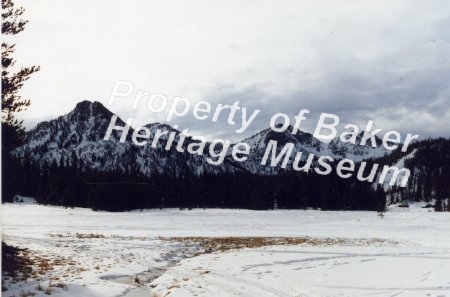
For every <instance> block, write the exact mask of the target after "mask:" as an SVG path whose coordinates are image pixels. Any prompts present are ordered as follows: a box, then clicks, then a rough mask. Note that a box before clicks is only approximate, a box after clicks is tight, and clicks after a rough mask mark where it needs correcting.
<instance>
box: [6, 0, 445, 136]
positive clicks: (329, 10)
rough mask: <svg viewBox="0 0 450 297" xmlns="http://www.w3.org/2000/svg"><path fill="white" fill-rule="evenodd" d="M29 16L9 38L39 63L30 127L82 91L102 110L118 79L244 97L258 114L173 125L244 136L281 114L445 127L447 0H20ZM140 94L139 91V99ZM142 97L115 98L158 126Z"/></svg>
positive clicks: (206, 95)
mask: <svg viewBox="0 0 450 297" xmlns="http://www.w3.org/2000/svg"><path fill="white" fill-rule="evenodd" d="M16 2H17V4H19V5H22V6H23V7H24V8H25V9H26V13H25V18H27V19H29V20H30V22H29V24H28V25H27V28H26V30H25V31H24V32H22V33H21V34H19V35H17V36H14V37H13V40H14V41H15V42H16V43H17V46H16V47H17V51H16V54H15V56H16V57H17V59H18V65H20V66H29V65H40V66H41V71H40V72H39V73H37V74H34V75H33V76H32V77H31V78H30V80H29V81H27V82H26V84H25V86H24V87H23V89H22V90H21V93H22V95H24V96H26V97H28V98H30V99H31V101H32V105H31V107H30V108H29V110H28V111H26V112H23V113H22V114H21V116H20V117H21V118H23V119H24V123H25V125H26V126H27V128H32V127H33V126H34V125H35V124H36V123H37V122H39V121H42V120H49V119H53V118H55V117H57V116H59V115H62V114H65V113H67V112H69V111H70V110H71V109H73V108H74V106H75V104H76V103H77V102H79V101H81V100H85V99H88V100H97V101H100V102H102V103H103V104H105V105H106V103H107V100H108V98H109V95H110V92H111V90H112V87H113V85H114V82H115V81H116V80H127V81H130V82H132V83H133V84H134V85H135V88H136V89H137V90H144V91H148V92H150V93H162V94H164V95H166V96H167V97H168V98H173V97H174V96H182V97H187V98H189V99H190V100H191V101H192V103H195V102H196V101H199V100H207V101H209V102H210V103H211V105H213V107H214V106H215V105H216V104H218V103H223V104H226V103H233V102H234V101H240V105H241V106H244V107H246V108H247V110H249V112H252V111H253V110H254V109H260V110H261V113H260V114H259V115H258V117H257V119H256V120H255V122H254V123H253V124H252V125H251V127H250V128H249V129H248V131H246V133H244V134H243V135H236V134H235V133H234V130H235V129H236V127H232V126H230V125H228V124H227V123H226V117H225V116H224V117H221V118H219V121H218V122H217V123H212V122H211V121H209V120H205V121H198V120H196V119H194V118H193V117H192V116H185V117H183V118H179V119H176V120H173V121H172V122H171V124H178V125H179V128H180V129H184V128H189V129H190V131H191V133H192V134H195V135H203V136H208V137H209V138H211V137H214V138H216V137H222V138H226V139H230V140H235V139H242V138H244V137H246V136H249V135H250V134H252V133H253V132H256V131H258V130H261V129H264V128H267V127H268V126H269V120H270V117H271V116H272V115H273V114H275V113H278V112H283V113H287V114H288V115H289V116H291V117H292V116H294V115H295V114H296V113H297V112H298V111H299V110H301V109H309V110H310V111H311V113H310V114H309V115H308V119H307V120H306V121H305V123H304V125H305V126H304V129H305V130H307V131H311V130H312V129H313V128H314V127H315V124H316V123H317V120H318V118H319V115H320V113H322V112H327V113H333V114H336V115H338V116H339V117H340V119H341V121H342V122H343V123H345V124H347V123H354V124H358V125H361V126H365V124H366V123H367V121H368V120H373V121H374V122H375V124H376V126H377V127H378V128H382V129H383V130H384V131H386V130H396V131H399V132H401V133H402V134H406V133H413V134H420V138H421V139H423V138H425V137H428V136H432V137H433V136H445V137H448V136H450V9H448V1H447V0H442V1H432V0H430V1H422V0H417V1H411V0H409V1H403V0H395V1H392V0H386V1H373V0H370V1H351V0H348V1H325V0H323V1H319V0H314V1H306V0H304V1H275V0H274V1H261V0H255V1H252V0H243V1H211V0H205V1H171V0H170V1H168V0H164V1H162V0H161V1H144V0H141V1H139V0H132V1H111V0H101V1H100V0H96V1H80V0H73V1H72V0H71V1H67V0H66V1H61V0H20V1H19V0H16ZM133 95H134V94H133ZM133 95H132V96H130V97H129V98H120V99H116V101H115V103H114V105H113V106H109V107H108V108H110V109H111V110H112V111H113V112H114V113H117V114H118V115H119V116H120V117H122V118H123V119H126V118H127V117H135V118H136V120H135V126H138V125H141V124H145V123H151V122H157V121H159V122H163V121H164V118H165V115H164V114H153V113H151V112H150V111H149V110H148V109H147V107H146V104H145V102H144V101H143V103H142V104H141V105H140V106H139V108H138V109H137V111H133V110H132V109H131V104H132V101H133V98H134V97H133Z"/></svg>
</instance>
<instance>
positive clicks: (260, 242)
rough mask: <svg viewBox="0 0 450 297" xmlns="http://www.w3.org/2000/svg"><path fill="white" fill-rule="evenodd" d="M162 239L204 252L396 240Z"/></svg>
mask: <svg viewBox="0 0 450 297" xmlns="http://www.w3.org/2000/svg"><path fill="white" fill-rule="evenodd" d="M160 239H162V240H171V241H178V242H182V243H183V244H186V245H193V244H198V245H200V246H201V247H202V248H203V250H204V252H200V253H198V254H202V253H211V252H217V251H218V252H224V251H228V250H234V249H243V248H259V247H264V246H271V245H310V246H311V245H312V246H318V245H322V246H331V245H349V244H351V245H352V246H367V245H371V246H373V245H377V246H380V245H393V244H397V242H394V241H390V240H385V239H377V238H375V239H373V238H372V239H347V238H323V239H322V238H310V237H161V238H160ZM198 254H197V255H198Z"/></svg>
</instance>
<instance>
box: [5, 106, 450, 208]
mask: <svg viewBox="0 0 450 297" xmlns="http://www.w3.org/2000/svg"><path fill="white" fill-rule="evenodd" d="M113 115H114V114H113V113H112V112H111V111H109V110H108V109H107V108H106V107H105V106H103V105H102V104H101V103H99V102H90V101H82V102H80V103H78V104H77V105H76V107H75V108H74V109H73V110H72V111H71V112H69V113H68V114H66V115H63V116H60V117H58V118H57V119H54V120H51V121H45V122H41V123H39V124H38V125H37V126H36V127H35V128H34V129H32V130H30V131H28V132H27V134H26V141H25V143H24V144H23V145H22V146H20V147H18V148H16V149H15V150H14V151H13V152H12V154H13V156H14V157H16V159H18V160H27V161H26V162H25V163H27V164H28V163H29V164H32V166H37V168H41V169H38V170H44V169H43V168H44V167H45V168H53V169H52V170H51V171H52V172H53V173H52V174H54V173H55V172H56V169H55V168H70V167H74V166H75V164H76V167H77V168H78V169H72V170H73V171H74V172H75V171H76V172H83V171H86V170H89V171H90V172H92V171H94V172H100V173H101V172H106V173H107V172H114V176H116V177H115V179H114V180H118V179H117V175H118V174H119V175H120V174H121V173H122V174H124V175H126V176H128V177H130V176H139V179H140V181H145V178H147V179H149V178H150V179H151V178H152V177H154V176H165V177H166V178H174V179H178V180H180V179H181V180H182V181H183V183H184V182H185V181H186V180H189V181H191V182H192V183H191V185H190V186H189V185H188V186H186V187H192V186H193V185H194V184H195V182H194V181H195V178H196V177H200V176H221V177H222V180H224V177H227V176H228V177H229V178H232V176H236V175H241V176H242V174H243V175H245V176H249V175H250V176H260V177H264V178H262V179H263V180H265V182H267V180H266V179H265V177H270V176H273V177H276V176H279V175H280V174H284V175H286V173H288V172H290V171H291V168H290V164H291V163H289V164H288V166H287V168H286V169H282V168H280V166H277V167H272V166H269V165H268V164H267V165H261V160H262V158H263V155H264V153H265V151H266V148H267V145H268V143H269V141H270V140H276V141H277V144H278V146H277V150H278V152H280V151H281V150H282V149H283V147H284V146H285V145H286V144H288V143H292V144H294V145H295V146H294V152H293V155H294V154H295V153H296V152H303V154H302V160H303V161H305V160H306V158H307V156H308V155H309V154H314V155H315V156H316V157H320V156H330V157H332V158H333V159H334V160H341V159H344V158H346V159H350V160H353V161H354V162H361V161H364V162H366V163H368V164H374V163H377V164H380V165H389V166H391V165H395V166H397V167H399V168H403V167H406V168H408V169H410V171H411V176H410V179H409V183H408V186H407V187H406V188H399V187H397V186H394V187H390V186H388V185H387V184H384V185H383V188H384V190H385V191H386V192H387V198H388V203H389V202H396V201H399V200H405V199H409V200H431V199H439V200H443V199H446V198H449V197H450V139H445V138H437V139H426V140H421V141H416V142H414V143H412V144H411V145H410V146H409V147H408V151H407V152H401V146H400V147H399V148H398V149H396V150H394V151H389V150H386V149H385V148H384V147H383V146H382V144H381V140H380V139H376V140H377V143H378V146H377V147H375V148H374V147H372V146H370V145H367V144H366V145H360V141H361V136H362V134H360V135H359V136H358V137H357V141H356V144H351V143H348V142H346V143H343V142H342V141H341V140H340V139H339V138H335V139H334V140H332V141H331V142H329V143H324V142H321V141H319V140H317V139H316V138H314V137H313V136H312V135H311V134H309V133H306V132H302V131H299V132H298V133H296V134H292V133H291V132H292V127H289V128H288V129H287V130H286V131H284V132H274V131H273V130H272V129H270V128H268V129H265V130H262V131H260V132H258V133H256V134H255V135H253V136H251V137H249V138H247V139H245V140H243V141H242V142H245V143H247V144H248V145H249V146H250V154H249V155H248V159H247V160H246V161H243V162H238V161H236V160H234V159H233V158H232V156H231V153H228V154H227V155H226V157H225V159H224V161H223V163H222V164H220V165H211V164H209V163H208V162H206V159H207V158H211V155H210V154H209V152H208V151H209V146H210V143H207V144H206V148H205V150H204V153H203V155H193V154H190V153H188V152H187V151H184V152H178V151H177V150H176V149H175V148H176V146H177V144H178V141H179V139H180V138H179V136H180V134H181V132H180V131H178V130H176V129H174V128H172V127H171V126H169V125H166V124H161V123H153V124H148V125H146V126H145V127H146V128H148V129H149V131H150V137H149V142H148V143H147V144H146V145H144V146H137V145H135V144H134V143H133V142H132V140H131V135H132V132H133V128H130V131H129V132H128V135H127V138H126V140H125V142H124V143H121V142H120V141H119V139H120V137H121V133H122V132H120V131H113V132H112V134H111V137H110V139H109V140H104V137H105V133H106V131H107V129H108V125H109V123H110V121H111V117H112V116H113ZM117 124H118V125H122V126H125V123H124V122H123V121H122V120H121V119H118V120H117ZM157 129H160V130H166V131H169V132H174V133H175V135H176V137H175V140H174V141H173V143H172V146H171V149H169V150H166V149H165V146H166V141H167V139H168V135H164V136H162V137H161V139H160V141H158V143H157V145H156V147H154V148H153V147H151V145H150V144H151V142H152V140H153V138H154V136H155V133H156V130H157ZM195 142H196V140H194V139H192V138H191V137H188V138H186V140H185V141H184V144H185V146H187V145H188V144H191V143H195ZM219 149H220V148H219ZM229 151H231V150H229ZM22 163H23V162H22ZM27 166H28V165H27ZM28 167H29V166H28ZM44 173H45V172H44ZM44 173H43V174H44ZM77 174H79V173H77ZM130 174H131V175H130ZM41 175H42V174H41ZM44 175H45V174H44ZM314 176H317V178H314ZM42 178H44V177H42V176H41V177H40V180H39V181H38V182H36V183H38V184H39V183H42ZM33 179H36V178H35V177H33ZM103 179H108V178H106V177H103ZM225 179H226V178H225ZM45 180H46V178H44V182H45ZM260 180H261V179H260ZM260 180H256V182H257V183H258V182H260ZM307 180H309V181H307ZM234 182H236V181H234ZM292 182H295V179H294V178H293V179H292ZM311 182H312V183H315V184H316V187H321V183H323V182H326V183H329V182H330V181H323V180H322V178H321V177H319V176H318V175H316V174H314V173H311V174H309V173H308V178H307V179H306V178H303V179H302V183H303V187H304V186H306V185H307V184H308V183H311ZM345 182H346V185H345V186H344V185H340V186H339V187H341V188H342V187H343V188H342V189H344V188H345V191H349V192H351V191H353V190H352V188H354V187H355V186H354V185H356V184H357V183H360V182H359V181H357V180H356V179H355V180H351V181H345ZM54 183H55V184H56V185H58V182H54ZM69 183H70V181H69ZM216 183H218V182H217V181H216ZM269 183H275V184H274V185H273V187H272V188H276V187H279V186H277V183H278V184H280V182H279V181H275V180H273V181H270V182H269ZM332 183H335V181H334V180H332ZM336 183H340V181H339V180H337V181H336ZM241 186H242V185H241ZM243 187H247V186H245V185H244V186H243ZM292 187H293V188H292V189H290V190H289V191H290V192H289V193H291V194H290V195H296V194H295V193H297V192H299V191H300V192H301V191H304V190H305V189H299V190H296V188H295V186H294V185H292ZM376 187H377V186H376V184H375V183H374V184H373V191H375V189H376ZM37 188H39V187H38V186H34V189H37ZM272 188H271V189H272ZM61 189H62V186H58V187H56V188H55V191H61ZM184 189H185V186H182V191H184ZM178 190H179V189H178V188H177V191H178ZM196 190H197V189H196ZM35 191H37V190H32V191H31V193H34V192H35ZM237 191H240V190H239V189H237ZM270 191H272V192H271V193H275V192H277V191H278V190H270ZM339 191H343V190H339V188H334V189H327V190H326V192H324V193H325V194H323V195H336V193H338V192H339ZM355 191H356V190H355ZM88 192H89V191H88V190H86V193H88ZM356 192H357V191H356ZM356 192H355V193H356ZM245 193H256V192H255V190H251V189H246V190H245ZM177 195H178V194H177ZM183 195H184V194H183ZM205 195H206V194H205ZM255 195H256V194H255ZM308 195H309V196H311V197H313V198H311V199H316V200H317V199H319V198H317V197H316V198H314V197H315V196H314V194H313V193H309V194H308ZM275 196H277V195H275ZM271 199H272V198H271ZM296 199H297V198H296ZM320 199H322V198H320ZM340 199H343V201H345V199H347V198H345V197H343V196H342V197H341V198H340ZM352 199H353V198H352ZM267 203H269V202H267ZM292 203H294V202H292ZM295 203H297V202H295ZM302 203H303V202H302ZM305 203H306V202H305ZM75 205H77V203H75ZM295 205H297V204H295ZM304 205H305V206H307V205H308V204H307V203H306V204H304ZM373 205H374V204H372V206H371V207H370V208H373V207H374V206H373ZM224 206H227V205H224ZM266 206H267V204H266ZM342 207H343V206H336V207H335V208H336V209H337V208H342Z"/></svg>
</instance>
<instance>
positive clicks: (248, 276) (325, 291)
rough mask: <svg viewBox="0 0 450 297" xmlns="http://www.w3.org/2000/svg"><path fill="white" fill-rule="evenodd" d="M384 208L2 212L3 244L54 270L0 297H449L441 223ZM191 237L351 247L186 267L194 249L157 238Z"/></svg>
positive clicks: (447, 247)
mask: <svg viewBox="0 0 450 297" xmlns="http://www.w3.org/2000/svg"><path fill="white" fill-rule="evenodd" d="M393 210H394V208H391V211H390V212H388V213H386V215H385V217H384V218H380V217H378V216H377V214H376V213H374V212H359V211H358V212H344V211H340V212H321V211H312V210H308V211H302V210H295V211H288V210H279V211H249V210H218V209H209V210H192V211H187V210H186V211H180V210H173V209H172V210H145V211H142V212H141V211H133V212H121V213H108V212H94V211H92V210H88V209H79V208H75V209H70V208H69V209H65V208H62V207H51V206H41V205H36V204H28V203H18V204H3V205H2V211H1V218H2V233H3V237H4V239H5V241H6V242H7V243H9V244H13V245H17V246H19V247H21V248H29V249H30V251H32V252H33V253H34V254H35V255H39V256H41V257H45V258H46V259H48V261H49V262H50V263H53V264H55V265H52V269H51V270H50V271H49V272H48V273H47V274H45V275H43V276H39V275H38V277H41V278H42V279H41V280H40V281H38V280H37V277H36V278H35V279H34V280H28V281H27V282H26V283H25V282H19V283H16V284H12V283H11V282H9V281H8V280H7V282H6V284H7V285H8V287H9V290H8V291H7V292H4V293H3V294H2V296H12V295H13V294H15V296H19V295H20V291H23V292H27V291H30V292H36V293H37V296H46V295H44V292H43V291H39V290H37V288H38V287H39V286H40V287H42V288H46V287H48V286H49V285H50V286H51V290H52V295H53V296H128V297H133V296H134V297H139V296H152V294H153V296H167V295H168V296H434V297H437V296H450V214H449V213H434V212H428V211H423V209H420V210H421V211H420V212H418V211H416V208H413V207H412V208H411V209H410V211H408V210H405V209H402V211H399V212H395V211H393ZM188 236H206V237H224V236H238V237H244V236H251V237H254V236H267V237H305V236H308V237H313V238H347V239H349V240H348V241H344V242H342V241H340V242H339V243H337V244H311V243H306V244H303V245H298V246H267V247H261V248H252V249H241V250H230V251H227V252H213V253H208V254H203V255H200V256H196V257H192V256H193V255H194V254H196V253H198V252H199V251H201V250H202V248H201V247H200V246H199V245H196V244H187V243H185V242H177V241H169V240H166V239H164V238H162V237H188ZM375 238H376V239H386V241H380V240H374V241H373V242H372V241H371V240H370V239H375ZM359 239H364V241H360V240H359ZM367 239H369V240H367ZM361 242H364V244H361ZM147 282H149V284H147ZM60 283H62V284H64V285H65V286H67V287H63V288H58V287H57V284H60ZM139 283H140V284H142V285H139ZM52 284H53V286H52Z"/></svg>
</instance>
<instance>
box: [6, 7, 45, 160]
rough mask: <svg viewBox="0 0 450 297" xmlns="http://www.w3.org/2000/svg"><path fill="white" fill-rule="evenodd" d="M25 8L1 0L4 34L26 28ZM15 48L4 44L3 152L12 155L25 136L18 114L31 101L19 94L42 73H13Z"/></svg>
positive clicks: (28, 69) (29, 69) (32, 69)
mask: <svg viewBox="0 0 450 297" xmlns="http://www.w3.org/2000/svg"><path fill="white" fill-rule="evenodd" d="M24 11H25V10H24V9H23V8H22V7H20V8H14V3H13V1H12V0H2V34H3V35H15V34H18V33H20V32H22V31H23V30H24V29H25V25H26V24H27V23H28V21H26V20H22V19H21V16H22V14H23V13H24ZM14 50H15V45H14V44H9V43H7V42H2V151H3V152H4V153H7V152H9V151H10V150H11V149H12V148H14V147H15V146H17V145H19V144H20V142H21V141H22V140H23V137H24V135H25V130H24V128H23V126H22V121H19V120H18V119H17V118H16V117H15V114H16V113H18V112H21V111H23V110H25V109H26V108H27V107H28V106H29V105H30V100H28V99H24V98H22V97H21V96H20V95H19V94H18V91H19V90H20V88H21V87H22V86H23V83H24V82H25V81H26V80H28V79H29V77H30V75H31V74H33V73H34V72H36V71H39V66H32V67H24V68H21V69H20V70H19V71H17V72H13V69H12V68H13V66H14V64H15V63H16V60H15V59H14V58H12V54H13V53H14Z"/></svg>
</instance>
